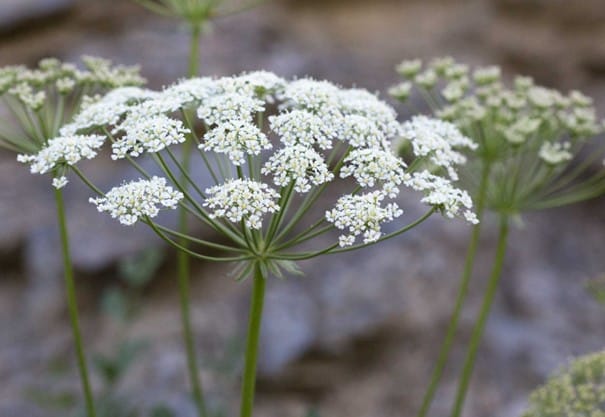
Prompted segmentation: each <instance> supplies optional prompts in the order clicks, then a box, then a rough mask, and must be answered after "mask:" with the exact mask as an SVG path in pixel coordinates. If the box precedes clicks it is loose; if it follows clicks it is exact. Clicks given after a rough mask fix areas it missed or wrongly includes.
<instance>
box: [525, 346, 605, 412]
mask: <svg viewBox="0 0 605 417" xmlns="http://www.w3.org/2000/svg"><path fill="white" fill-rule="evenodd" d="M523 417H605V351H602V352H598V353H593V354H590V355H586V356H582V357H580V358H578V359H575V360H574V361H572V362H571V363H570V364H569V366H567V367H566V368H564V369H562V370H561V371H559V372H558V373H557V374H555V375H554V376H553V377H551V378H550V379H549V380H548V382H546V384H544V385H543V386H541V387H540V388H538V389H536V390H535V391H534V392H533V393H532V394H531V396H530V398H529V407H528V409H527V411H526V412H525V413H524V414H523Z"/></svg>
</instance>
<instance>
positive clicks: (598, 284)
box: [586, 276, 605, 307]
mask: <svg viewBox="0 0 605 417" xmlns="http://www.w3.org/2000/svg"><path fill="white" fill-rule="evenodd" d="M586 289H587V290H588V292H589V293H590V295H592V297H593V298H594V299H595V300H596V301H597V302H598V303H599V304H602V305H603V306H604V307H605V276H603V277H600V278H597V279H594V280H592V281H590V282H588V284H587V285H586Z"/></svg>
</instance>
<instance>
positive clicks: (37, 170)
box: [17, 135, 105, 174]
mask: <svg viewBox="0 0 605 417" xmlns="http://www.w3.org/2000/svg"><path fill="white" fill-rule="evenodd" d="M104 142H105V137H104V136H101V135H73V136H59V137H56V138H54V139H51V140H49V141H48V145H47V146H46V147H45V148H44V149H42V150H41V151H40V152H39V153H37V154H35V155H26V154H20V155H18V156H17V160H18V161H19V162H23V163H27V164H30V170H31V172H32V173H33V174H46V173H47V172H50V171H52V170H53V169H55V168H56V167H57V166H60V165H75V164H76V163H77V162H79V161H81V160H82V159H92V158H94V157H95V156H96V155H97V149H98V148H100V147H101V146H102V145H103V143H104Z"/></svg>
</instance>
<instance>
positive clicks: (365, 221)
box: [326, 191, 403, 246]
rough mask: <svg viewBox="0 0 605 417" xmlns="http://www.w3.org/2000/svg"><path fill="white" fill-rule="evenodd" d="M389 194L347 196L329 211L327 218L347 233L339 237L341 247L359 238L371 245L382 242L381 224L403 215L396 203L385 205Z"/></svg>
mask: <svg viewBox="0 0 605 417" xmlns="http://www.w3.org/2000/svg"><path fill="white" fill-rule="evenodd" d="M385 197H386V196H385V194H384V193H383V192H381V191H373V192H371V193H367V194H361V195H344V196H342V197H340V198H339V199H338V201H337V202H336V206H335V207H334V208H333V209H332V210H329V211H327V212H326V219H327V220H328V221H329V222H330V223H332V224H334V226H335V227H336V228H338V229H340V230H347V233H346V234H344V235H341V236H340V237H339V240H338V242H339V245H340V246H350V245H352V244H353V243H355V239H356V237H357V236H359V235H363V242H364V243H370V242H375V241H377V240H378V239H380V236H381V235H382V232H381V230H380V225H381V224H382V223H386V222H389V221H392V220H394V219H395V218H397V217H399V216H401V215H402V214H403V211H402V210H401V209H400V208H399V207H398V206H397V204H395V203H389V204H387V205H385V206H384V207H383V206H382V201H383V200H384V199H385Z"/></svg>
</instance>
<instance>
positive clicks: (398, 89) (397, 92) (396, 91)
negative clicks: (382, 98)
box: [388, 81, 412, 101]
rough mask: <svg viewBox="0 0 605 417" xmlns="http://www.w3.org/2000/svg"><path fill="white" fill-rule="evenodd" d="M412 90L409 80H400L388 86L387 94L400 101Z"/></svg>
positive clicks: (405, 98)
mask: <svg viewBox="0 0 605 417" xmlns="http://www.w3.org/2000/svg"><path fill="white" fill-rule="evenodd" d="M411 91H412V83H411V82H409V81H404V82H401V83H399V84H397V85H394V86H392V87H391V88H389V91H388V93H389V95H390V96H391V97H394V98H396V99H397V100H400V101H405V100H407V98H408V97H409V96H410V92H411Z"/></svg>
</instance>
